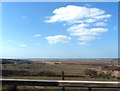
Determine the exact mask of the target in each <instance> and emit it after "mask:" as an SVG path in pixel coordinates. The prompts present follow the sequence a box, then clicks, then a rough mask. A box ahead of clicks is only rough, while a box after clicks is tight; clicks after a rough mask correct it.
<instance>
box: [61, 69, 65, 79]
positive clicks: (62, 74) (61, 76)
mask: <svg viewBox="0 0 120 91" xmlns="http://www.w3.org/2000/svg"><path fill="white" fill-rule="evenodd" d="M61 77H62V80H65V79H64V71H62V75H61Z"/></svg>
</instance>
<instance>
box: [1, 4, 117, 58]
mask: <svg viewBox="0 0 120 91" xmlns="http://www.w3.org/2000/svg"><path fill="white" fill-rule="evenodd" d="M117 11H118V7H117V3H115V2H114V3H103V2H102V3H100V2H99V3H97V2H96V3H93V2H91V3H90V2H89V3H88V2H86V3H85V2H83V3H82V2H79V3H78V2H72V3H71V2H61V3H60V2H59V3H58V2H54V3H52V2H51V3H48V2H46V3H42V2H39V3H30V2H26V3H3V4H2V17H3V22H2V28H3V31H2V41H3V46H0V47H2V49H3V50H2V51H3V52H2V57H9V58H38V57H39V58H41V57H42V58H56V57H57V58H104V57H105V58H111V57H117V54H118V53H117V52H118V46H117V44H118V43H117V41H118V38H117V37H118V36H117V34H118V29H117V27H118V25H117V20H118V16H117Z"/></svg>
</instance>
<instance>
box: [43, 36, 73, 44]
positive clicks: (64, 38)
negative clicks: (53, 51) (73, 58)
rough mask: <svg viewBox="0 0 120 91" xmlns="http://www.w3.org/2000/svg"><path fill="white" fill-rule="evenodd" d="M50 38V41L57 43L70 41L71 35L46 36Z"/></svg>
mask: <svg viewBox="0 0 120 91" xmlns="http://www.w3.org/2000/svg"><path fill="white" fill-rule="evenodd" d="M45 39H47V40H48V43H50V44H55V43H68V42H69V40H70V39H71V37H67V36H64V35H55V36H48V37H45Z"/></svg>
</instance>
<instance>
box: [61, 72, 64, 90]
mask: <svg viewBox="0 0 120 91" xmlns="http://www.w3.org/2000/svg"><path fill="white" fill-rule="evenodd" d="M61 77H62V80H65V79H64V71H62V74H61ZM62 91H65V87H62Z"/></svg>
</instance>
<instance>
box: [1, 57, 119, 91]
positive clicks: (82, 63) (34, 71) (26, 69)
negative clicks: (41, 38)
mask: <svg viewBox="0 0 120 91" xmlns="http://www.w3.org/2000/svg"><path fill="white" fill-rule="evenodd" d="M111 61H113V65H112V64H111ZM112 66H113V67H112ZM99 67H101V68H102V71H107V72H108V73H109V75H105V77H103V76H101V75H100V76H99V75H96V76H95V75H90V73H89V74H86V70H88V69H89V70H92V71H96V70H97V68H99ZM113 68H114V69H116V68H117V69H119V65H118V61H117V60H113V59H109V60H108V59H104V60H101V59H99V60H98V59H97V60H80V59H64V60H63V59H62V60H60V59H42V60H23V59H3V60H2V78H9V79H10V78H15V79H36V80H61V79H62V78H61V73H62V72H64V79H65V80H80V81H91V80H92V81H113V80H115V81H116V80H117V79H113V78H112V77H111V74H112V69H113ZM92 71H91V72H92ZM3 88H6V86H3ZM18 88H19V89H21V88H24V89H25V88H29V89H37V88H39V87H37V86H35V87H33V86H32V87H29V86H28V87H26V86H25V87H21V86H18ZM41 88H42V87H40V88H39V89H41ZM48 89H51V88H49V87H48ZM84 90H85V89H84ZM3 91H4V90H3ZM41 91H42V90H41ZM44 91H47V90H44ZM49 91H50V90H49ZM52 91H53V90H52ZM58 91H59V88H58ZM78 91H79V90H78ZM97 91H98V90H97ZM104 91H107V90H104ZM115 91H117V90H115Z"/></svg>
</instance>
